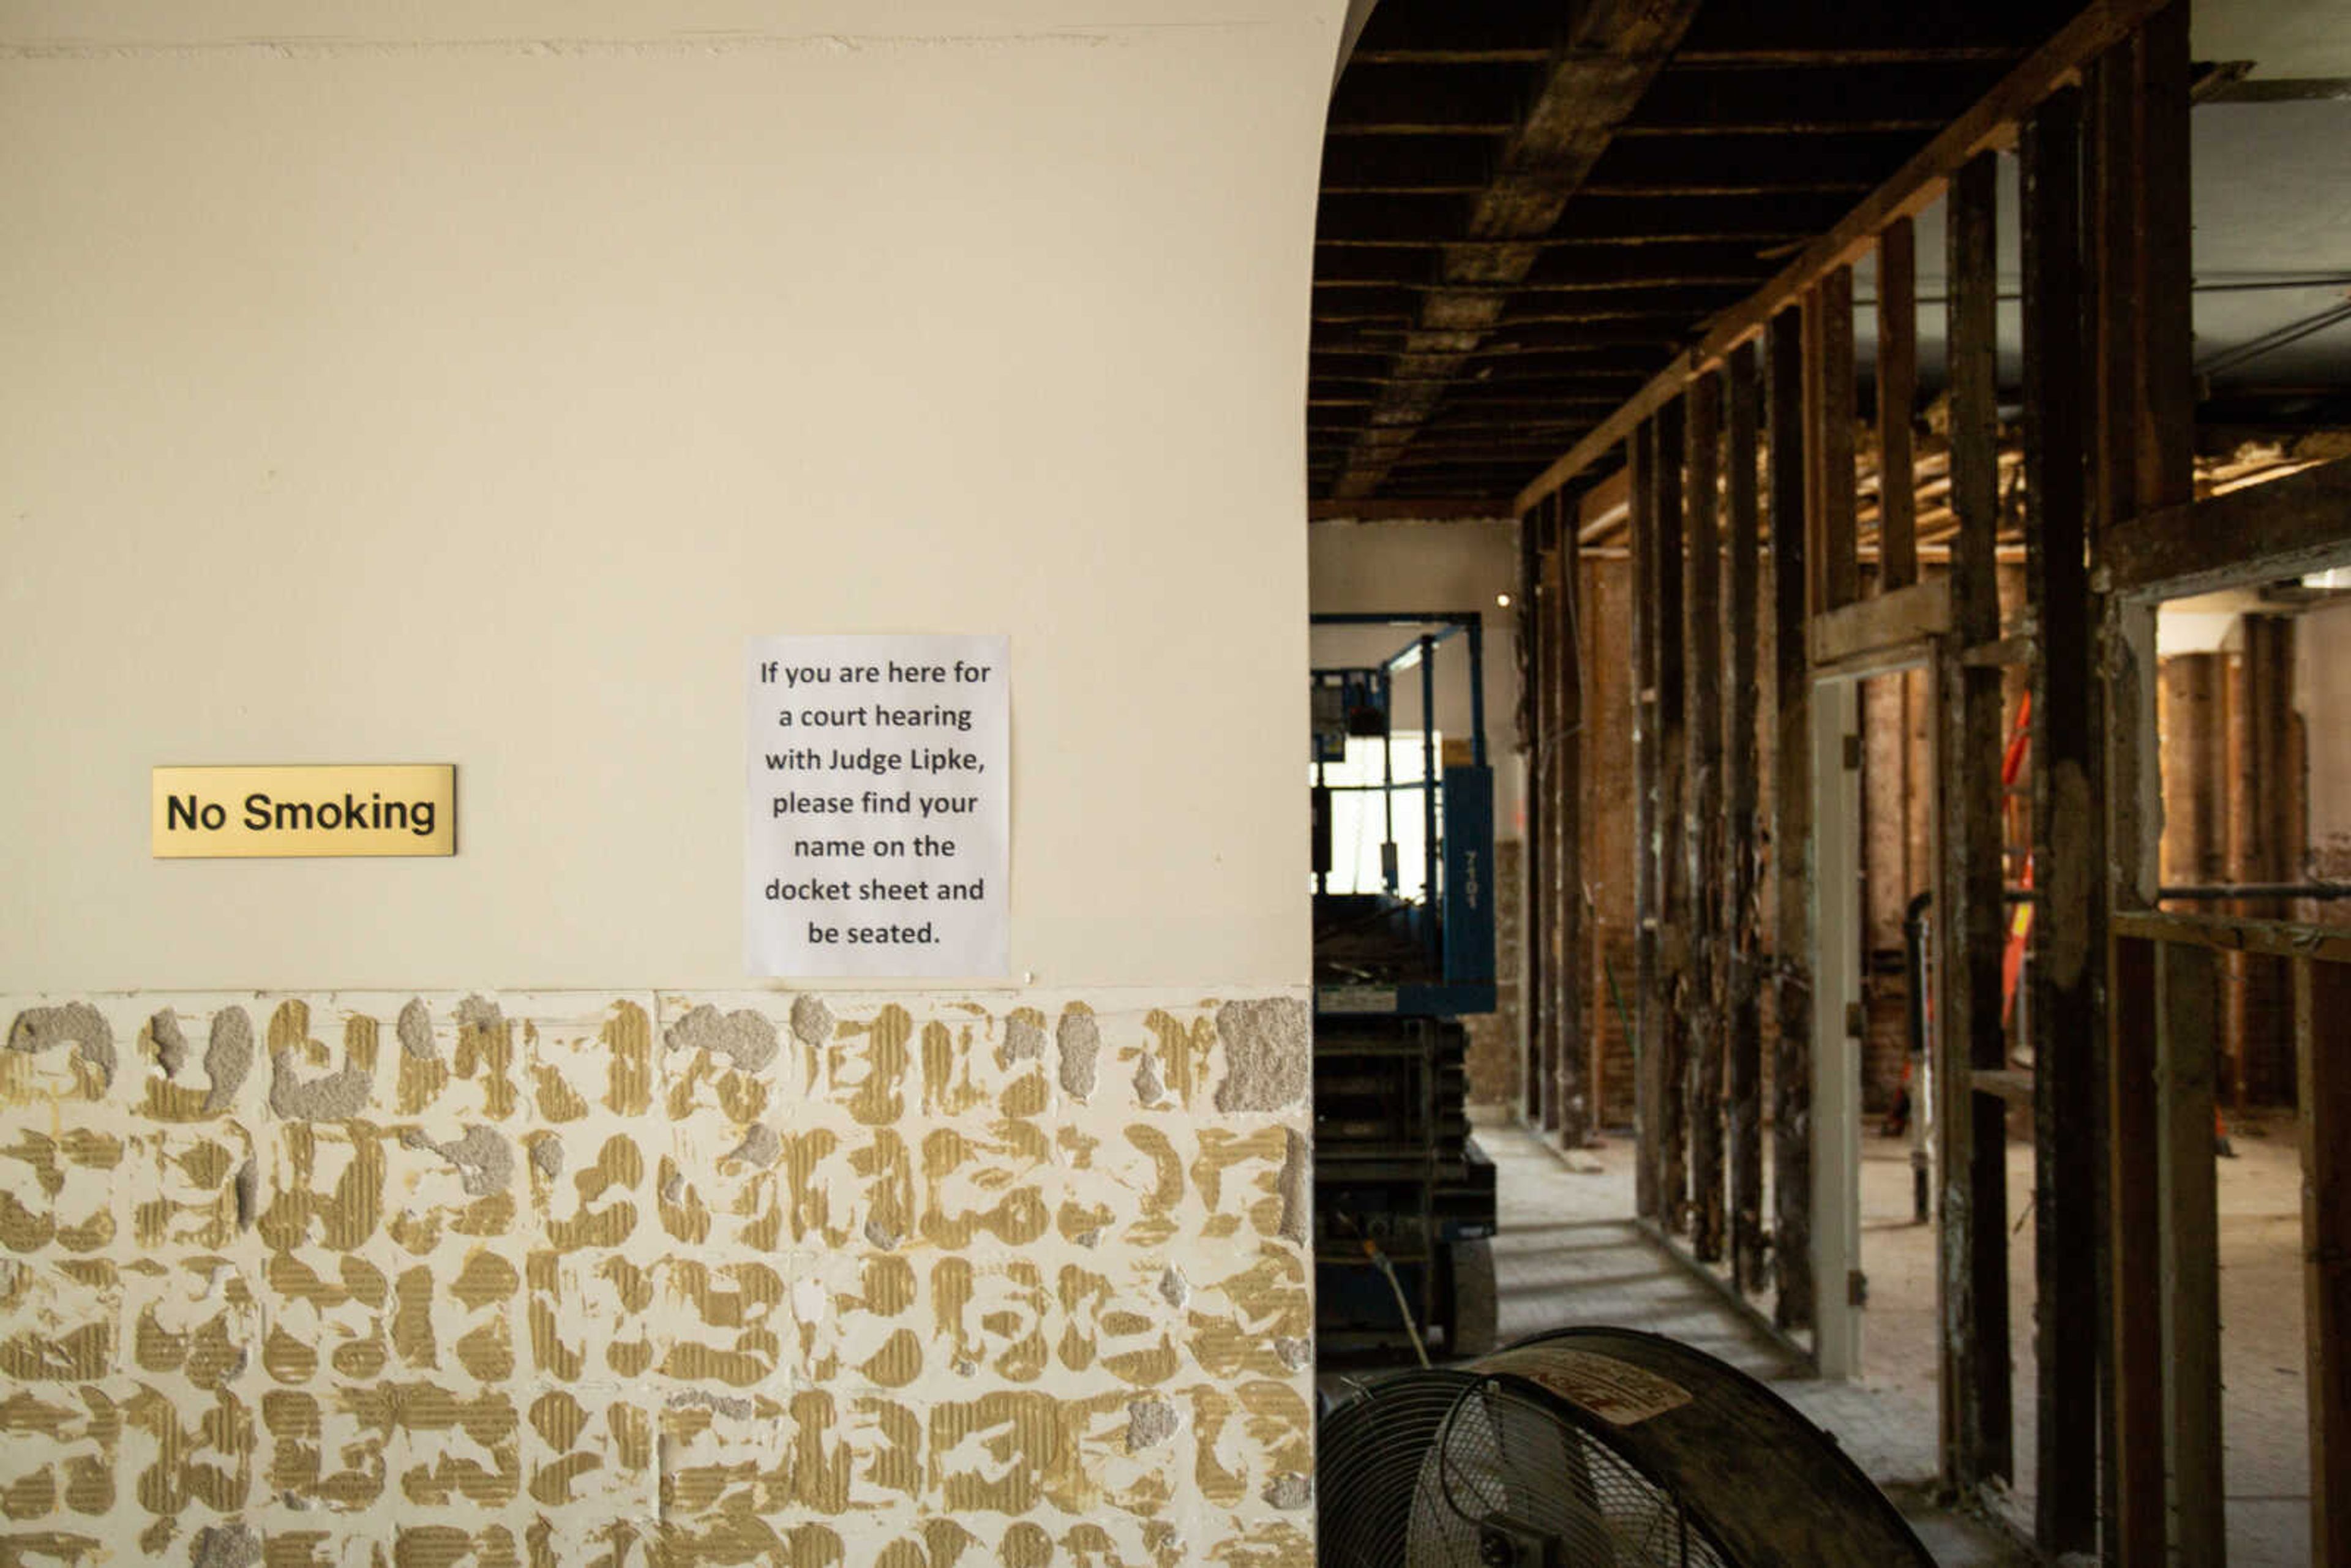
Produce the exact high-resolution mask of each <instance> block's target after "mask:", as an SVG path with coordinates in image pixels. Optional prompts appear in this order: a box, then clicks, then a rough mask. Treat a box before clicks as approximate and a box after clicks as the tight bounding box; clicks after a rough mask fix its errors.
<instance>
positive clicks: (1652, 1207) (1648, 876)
mask: <svg viewBox="0 0 2351 1568" xmlns="http://www.w3.org/2000/svg"><path fill="white" fill-rule="evenodd" d="M1630 445H1631V448H1632V450H1631V455H1630V456H1631V461H1630V464H1629V467H1630V473H1631V481H1630V486H1629V498H1630V506H1631V517H1632V528H1633V594H1632V603H1633V845H1634V850H1633V854H1634V875H1633V883H1634V892H1633V897H1634V904H1633V907H1634V928H1633V930H1634V935H1633V990H1634V1007H1635V1009H1636V1010H1635V1015H1634V1025H1633V1038H1634V1059H1635V1073H1634V1080H1633V1097H1634V1124H1635V1152H1636V1154H1637V1155H1638V1157H1637V1159H1636V1160H1635V1168H1634V1177H1633V1180H1634V1209H1635V1212H1636V1213H1638V1214H1639V1215H1640V1216H1641V1218H1644V1219H1648V1220H1653V1221H1661V1220H1662V1219H1663V1215H1662V1213H1661V1210H1660V1202H1661V1200H1660V1197H1659V1195H1658V1191H1657V1161H1656V1151H1657V1148H1658V1146H1659V1145H1660V1144H1661V1142H1662V1141H1663V1136H1664V1134H1663V1111H1664V1092H1663V1088H1662V1086H1661V1085H1660V1084H1659V1083H1658V1082H1657V1064H1658V1061H1659V1060H1660V1058H1661V1056H1662V1054H1663V1052H1662V1050H1661V1048H1660V1040H1661V1039H1662V1037H1663V1035H1664V1020H1663V1018H1662V1015H1661V1011H1660V1009H1659V1008H1658V1005H1657V984H1658V978H1659V976H1658V967H1657V926H1658V923H1659V921H1660V920H1661V919H1662V918H1663V908H1662V894H1663V892H1664V889H1663V886H1662V885H1661V882H1660V879H1659V877H1658V874H1657V873H1658V866H1657V841H1658V831H1659V824H1658V821H1657V790H1658V786H1659V780H1658V778H1657V702H1656V688H1657V617H1656V602H1657V559H1656V558H1657V490H1656V471H1657V459H1656V448H1657V431H1656V422H1655V421H1651V420H1644V421H1643V422H1642V423H1640V425H1639V426H1638V427H1637V428H1635V431H1634V432H1633V439H1632V441H1631V443H1630Z"/></svg>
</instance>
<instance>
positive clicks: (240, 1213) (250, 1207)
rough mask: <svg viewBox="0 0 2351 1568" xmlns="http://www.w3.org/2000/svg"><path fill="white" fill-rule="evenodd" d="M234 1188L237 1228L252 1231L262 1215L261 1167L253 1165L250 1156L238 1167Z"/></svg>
mask: <svg viewBox="0 0 2351 1568" xmlns="http://www.w3.org/2000/svg"><path fill="white" fill-rule="evenodd" d="M234 1186H235V1193H236V1228H238V1229H239V1230H250V1229H252V1228H253V1222H254V1220H255V1219H256V1218H259V1216H260V1213H261V1167H260V1166H257V1165H256V1164H254V1163H253V1160H252V1157H251V1156H250V1155H248V1156H247V1157H246V1162H245V1163H244V1164H243V1165H241V1166H237V1167H236V1178H235V1184H234Z"/></svg>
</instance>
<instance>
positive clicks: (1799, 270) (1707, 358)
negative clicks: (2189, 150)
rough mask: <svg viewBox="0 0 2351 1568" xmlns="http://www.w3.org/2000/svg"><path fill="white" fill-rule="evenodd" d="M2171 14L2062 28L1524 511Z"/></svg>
mask: <svg viewBox="0 0 2351 1568" xmlns="http://www.w3.org/2000/svg"><path fill="white" fill-rule="evenodd" d="M2162 4H2163V0H2103V3H2102V4H2099V5H2092V6H2090V7H2088V8H2087V9H2085V11H2083V12H2082V13H2081V14H2080V15H2079V16H2075V17H2074V20H2073V21H2071V22H2069V23H2067V24H2066V25H2065V26H2063V27H2061V28H2059V29H2058V31H2057V32H2056V34H2055V35H2054V36H2053V37H2051V38H2050V39H2049V41H2048V42H2047V43H2045V44H2043V46H2042V47H2040V48H2038V49H2036V50H2034V51H2033V52H2032V54H2031V55H2030V56H2028V57H2026V58H2025V59H2024V60H2023V61H2022V62H2021V63H2020V64H2019V65H2018V66H2017V67H2016V68H2014V69H2013V70H2011V71H2010V72H2009V73H2008V74H2007V75H2006V76H2004V77H2002V78H2001V79H2000V81H1999V82H1998V83H1996V84H1995V85H1994V86H1993V87H1992V89H1991V90H1990V91H1989V92H1987V93H1985V94H1984V96H1983V97H1982V98H1980V99H1978V100H1977V101H1976V103H1975V104H1974V105H1973V106H1972V107H1970V109H1969V110H1967V112H1965V113H1964V114H1961V115H1959V117H1958V118H1957V119H1955V120H1952V121H1951V123H1950V124H1949V125H1947V126H1945V127H1944V128H1943V130H1942V131H1941V132H1940V134H1938V135H1937V136H1936V137H1935V138H1934V139H1933V140H1932V141H1928V143H1927V145H1926V146H1924V147H1922V148H1919V149H1917V151H1916V152H1913V153H1912V154H1911V155H1910V157H1909V158H1908V159H1907V161H1906V162H1904V163H1903V164H1902V165H1901V166H1900V167H1899V168H1898V169H1896V170H1895V171H1894V172H1892V173H1891V174H1890V175H1889V176H1888V177H1887V179H1886V182H1885V183H1883V184H1881V185H1880V186H1878V187H1877V189H1876V190H1875V191H1874V192H1872V193H1870V194H1869V195H1868V196H1866V197H1865V198H1863V200H1862V201H1861V203H1860V204H1859V205H1857V206H1855V208H1854V210H1853V211H1852V212H1850V213H1848V214H1845V216H1844V219H1843V220H1842V221H1841V222H1840V223H1838V225H1836V226H1835V227H1834V228H1833V229H1831V230H1830V231H1829V232H1828V233H1826V234H1824V235H1822V236H1821V237H1820V238H1819V239H1817V240H1815V241H1813V243H1812V244H1811V245H1809V246H1805V247H1804V249H1803V250H1802V251H1801V252H1799V253H1798V254H1797V255H1796V256H1795V257H1794V258H1793V259H1792V260H1790V261H1789V262H1788V263H1787V264H1786V265H1785V266H1784V267H1782V268H1781V269H1780V271H1779V273H1778V274H1777V275H1776V276H1775V277H1772V278H1771V280H1770V282H1768V283H1767V284H1765V285H1764V287H1761V288H1760V289H1758V290H1757V291H1756V292H1755V293H1754V294H1752V295H1750V297H1748V298H1746V299H1744V300H1742V301H1740V303H1739V304H1738V305H1736V306H1735V307H1733V308H1730V309H1729V310H1726V311H1724V312H1723V313H1722V314H1721V315H1720V316H1719V317H1718V318H1717V319H1715V321H1714V323H1713V324H1712V326H1710V327H1709V328H1708V330H1707V334H1706V336H1705V338H1704V339H1702V340H1700V341H1699V342H1698V344H1697V345H1696V346H1694V347H1693V348H1691V349H1690V350H1689V351H1688V352H1687V354H1684V355H1682V356H1679V357H1678V358H1677V360H1676V361H1675V362H1674V363H1672V364H1671V365H1669V366H1668V367H1667V369H1665V370H1663V371H1659V372H1658V373H1657V375H1656V377H1655V378H1654V379H1652V380H1651V382H1649V384H1648V385H1647V386H1646V387H1644V388H1642V389H1641V391H1640V392H1639V393H1637V394H1636V395H1635V396H1634V397H1632V398H1629V399H1627V400H1626V401H1625V406H1624V407H1623V408H1620V409H1618V410H1617V411H1616V412H1615V413H1613V414H1611V415H1610V416H1609V417H1608V418H1607V419H1606V420H1604V421H1603V422H1602V423H1600V425H1599V426H1598V427H1597V428H1595V429H1594V430H1593V432H1592V433H1591V434H1588V435H1586V436H1585V437H1584V438H1583V440H1581V441H1579V442H1577V443H1576V444H1575V445H1573V447H1570V448H1569V449H1568V451H1567V453H1566V455H1564V456H1562V457H1561V458H1560V459H1559V460H1558V461H1557V462H1555V463H1553V464H1552V465H1551V466H1550V467H1549V468H1547V469H1545V470H1544V471H1543V472H1542V473H1541V474H1540V475H1538V476H1536V477H1535V479H1534V480H1533V481H1532V482H1531V483H1530V484H1529V485H1528V486H1526V487H1525V488H1524V489H1522V490H1520V492H1519V496H1518V502H1517V509H1518V511H1519V512H1520V514H1524V513H1526V512H1529V511H1531V510H1532V509H1533V508H1534V507H1535V506H1536V504H1537V503H1538V502H1540V501H1541V499H1542V498H1543V497H1546V496H1548V495H1550V494H1551V493H1552V491H1554V490H1557V489H1558V488H1559V487H1560V486H1562V485H1564V484H1566V483H1567V482H1568V481H1569V480H1570V479H1573V477H1575V476H1577V475H1578V474H1581V473H1582V472H1583V470H1584V469H1586V468H1588V467H1591V466H1593V465H1596V464H1598V463H1601V462H1603V461H1604V460H1606V459H1607V458H1608V457H1609V456H1610V455H1611V454H1612V453H1613V452H1614V450H1615V449H1616V448H1617V447H1618V446H1621V445H1622V444H1624V442H1625V438H1626V437H1627V436H1628V435H1629V434H1632V432H1633V430H1634V429H1635V427H1636V426H1637V425H1638V424H1639V423H1640V422H1641V421H1642V420H1644V419H1646V418H1647V417H1648V416H1649V415H1650V414H1652V413H1655V412H1656V410H1657V409H1659V408H1661V407H1663V406H1664V405H1665V404H1667V403H1668V402H1672V401H1673V400H1674V399H1675V398H1677V397H1678V396H1680V395H1681V393H1682V391H1683V390H1684V388H1686V387H1687V385H1688V384H1689V383H1690V382H1692V381H1693V380H1695V379H1697V378H1698V376H1700V375H1702V374H1704V373H1706V372H1708V371H1711V370H1714V369H1716V368H1718V367H1719V366H1720V365H1722V364H1723V363H1724V362H1725V361H1726V360H1727V359H1728V358H1729V353H1730V351H1731V350H1732V349H1734V348H1736V347H1737V346H1738V345H1739V344H1740V343H1742V342H1745V341H1746V340H1749V339H1750V338H1752V337H1755V336H1756V335H1757V334H1758V333H1760V332H1761V330H1762V329H1763V328H1764V325H1765V324H1766V323H1767V322H1768V321H1769V320H1770V319H1771V316H1772V314H1773V313H1774V312H1775V311H1778V310H1780V309H1781V308H1783V307H1785V306H1786V305H1788V304H1789V303H1790V302H1791V301H1792V300H1794V299H1795V298H1798V297H1799V296H1801V294H1802V291H1803V290H1804V289H1805V288H1806V287H1810V286H1811V285H1813V283H1816V282H1818V281H1819V280H1820V279H1821V278H1823V277H1826V276H1827V275H1828V274H1829V273H1830V272H1832V271H1834V269H1836V268H1837V267H1849V266H1851V265H1852V264H1853V263H1854V262H1855V261H1857V260H1859V259H1860V258H1861V257H1862V256H1865V255H1866V254H1867V253H1868V252H1869V251H1870V250H1871V249H1872V248H1873V247H1874V246H1876V241H1877V235H1878V234H1879V232H1880V231H1881V230H1883V229H1884V228H1885V227H1886V225H1887V224H1889V223H1892V222H1893V221H1894V220H1895V219H1896V218H1903V217H1914V216H1916V215H1917V214H1918V213H1919V212H1921V211H1923V210H1924V209H1925V208H1926V207H1928V205H1930V204H1932V203H1933V202H1934V201H1935V200H1937V199H1938V197H1940V196H1941V194H1942V193H1943V190H1944V186H1945V184H1946V183H1947V182H1948V181H1949V177H1950V176H1951V174H1952V173H1953V172H1955V171H1957V170H1958V169H1959V166H1960V165H1961V164H1963V163H1965V162H1967V161H1968V160H1969V159H1970V158H1971V157H1973V156H1974V155H1975V154H1977V153H1978V152H1983V151H1985V150H1987V149H1989V148H1993V147H1998V146H2001V145H2005V144H2006V143H2007V142H2009V141H2011V140H2012V139H2013V137H2014V135H2015V133H2016V125H2017V122H2018V120H2020V119H2021V118H2022V116H2023V115H2024V114H2025V113H2027V112H2028V111H2030V110H2032V107H2033V106H2034V105H2035V104H2037V103H2039V102H2040V101H2041V100H2042V99H2043V98H2045V97H2047V96H2048V95H2049V94H2050V92H2052V91H2053V90H2054V89H2055V88H2056V87H2057V86H2058V84H2059V83H2061V82H2063V81H2064V80H2065V79H2067V78H2071V77H2072V76H2074V74H2075V73H2076V72H2078V71H2079V70H2080V69H2081V68H2082V67H2083V66H2084V65H2085V64H2086V63H2087V62H2088V61H2089V60H2091V59H2093V58H2095V57H2096V56H2098V55H2099V54H2101V53H2103V52H2105V50H2106V49H2107V48H2109V47H2112V46H2113V45H2114V43H2115V42H2116V39H2118V38H2123V37H2128V36H2129V34H2130V32H2131V30H2132V29H2133V28H2135V27H2137V26H2138V25H2139V24H2140V23H2141V22H2143V21H2144V20H2146V18H2147V16H2148V15H2149V14H2151V13H2152V12H2154V11H2156V10H2158V9H2159V8H2160V6H2161V5H2162Z"/></svg>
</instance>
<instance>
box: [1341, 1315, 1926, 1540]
mask: <svg viewBox="0 0 2351 1568" xmlns="http://www.w3.org/2000/svg"><path fill="white" fill-rule="evenodd" d="M1316 1468H1317V1473H1318V1485H1317V1490H1318V1491H1319V1493H1320V1495H1321V1501H1322V1525H1321V1539H1322V1546H1321V1554H1320V1560H1321V1562H1322V1564H1323V1565H1324V1568H1398V1565H1399V1564H1402V1565H1404V1568H1456V1565H1461V1568H1781V1565H1786V1568H1799V1565H1801V1568H1931V1559H1929V1558H1928V1556H1927V1554H1926V1552H1925V1551H1924V1549H1923V1548H1922V1547H1920V1546H1919V1544H1918V1542H1917V1537H1916V1536H1915V1535H1913V1534H1912V1533H1911V1532H1910V1530H1909V1527H1908V1525H1907V1524H1906V1523H1905V1522H1904V1521H1903V1520H1902V1518H1901V1516H1900V1515H1899V1514H1898V1513H1897V1512H1896V1511H1895V1510H1894V1509H1893V1507H1892V1505H1890V1504H1889V1503H1887V1502H1886V1499H1885V1498H1884V1496H1883V1495H1882V1494H1880V1493H1879V1492H1878V1491H1877V1490H1876V1488H1875V1487H1873V1486H1872V1485H1870V1483H1869V1481H1868V1479H1867V1478H1865V1476H1863V1475H1862V1473H1861V1471H1860V1470H1859V1469H1857V1468H1856V1467H1855V1465H1854V1464H1853V1462H1852V1460H1851V1459H1849V1458H1847V1457H1846V1456H1845V1455H1844V1453H1843V1452H1842V1451H1840V1450H1839V1449H1838V1448H1837V1447H1836V1444H1835V1442H1834V1439H1832V1438H1830V1437H1828V1436H1827V1435H1826V1434H1824V1433H1823V1432H1822V1431H1820V1430H1819V1428H1817V1427H1813V1425H1812V1424H1811V1423H1810V1422H1808V1421H1806V1420H1805V1419H1804V1418H1803V1416H1802V1415H1800V1414H1799V1413H1798V1412H1796V1411H1795V1410H1794V1409H1793V1408H1792V1407H1791V1406H1789V1405H1787V1404H1786V1403H1785V1402H1784V1401H1783V1400H1782V1399H1781V1398H1780V1397H1779V1396H1777V1395H1775V1394H1773V1393H1772V1392H1771V1390H1770V1389H1768V1388H1766V1387H1765V1386H1764V1385H1761V1384H1760V1383H1757V1382H1756V1381H1755V1380H1754V1379H1752V1378H1750V1377H1749V1376H1747V1375H1745V1374H1743V1373H1740V1372H1739V1371H1738V1370H1736V1369H1735V1368H1732V1367H1730V1366H1729V1365H1726V1364H1724V1363H1722V1362H1720V1361H1718V1360H1716V1359H1715V1358H1713V1357H1712V1356H1708V1355H1707V1354H1704V1353H1703V1352H1699V1351H1695V1350H1692V1349H1690V1348H1689V1347H1687V1346H1686V1345H1681V1344H1677V1343H1674V1342H1673V1341H1671V1340H1667V1339H1662V1338H1660V1337H1658V1336H1657V1335H1655V1334H1646V1333H1637V1332H1635V1331H1632V1330H1625V1329H1578V1330H1566V1331H1562V1332H1560V1333H1553V1334H1548V1335H1543V1336H1541V1337H1539V1338H1538V1339H1536V1340H1532V1341H1528V1342H1524V1343H1520V1344H1518V1345H1514V1346H1512V1347H1511V1348H1510V1349H1508V1350H1504V1351H1501V1352H1499V1353H1497V1354H1493V1355H1489V1356H1487V1357H1485V1358H1483V1359H1481V1360H1479V1361H1477V1362H1474V1363H1470V1364H1467V1365H1462V1366H1453V1367H1440V1368H1435V1369H1431V1370H1427V1371H1420V1372H1412V1373H1406V1374H1404V1375H1399V1376H1395V1377H1393V1378H1390V1379H1387V1380H1385V1381H1384V1382H1380V1383H1376V1384H1374V1385H1370V1386H1369V1387H1367V1388H1364V1389H1361V1390H1360V1391H1359V1392H1358V1393H1357V1394H1356V1395H1355V1396H1354V1397H1353V1398H1351V1399H1350V1400H1348V1401H1347V1402H1345V1403H1344V1404H1343V1405H1341V1406H1338V1407H1337V1408H1336V1409H1333V1410H1332V1411H1331V1412H1330V1413H1329V1414H1327V1415H1326V1416H1324V1418H1323V1423H1322V1457H1321V1461H1320V1463H1319V1464H1318V1465H1317V1467H1316Z"/></svg>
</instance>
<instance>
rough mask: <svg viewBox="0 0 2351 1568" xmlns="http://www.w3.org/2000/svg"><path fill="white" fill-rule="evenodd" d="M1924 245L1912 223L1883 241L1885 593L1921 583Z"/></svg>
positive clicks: (1880, 367)
mask: <svg viewBox="0 0 2351 1568" xmlns="http://www.w3.org/2000/svg"><path fill="white" fill-rule="evenodd" d="M1917 274H1918V263H1917V236H1916V235H1915V234H1914V233H1913V232H1912V228H1911V222H1910V220H1909V219H1908V218H1896V219H1895V220H1894V222H1893V223H1891V224H1889V225H1886V232H1885V233H1884V234H1883V235H1879V236H1878V241H1877V496H1878V519H1877V549H1878V556H1877V559H1878V568H1877V570H1878V583H1879V586H1880V588H1881V589H1886V590H1890V589H1896V588H1907V586H1909V585H1910V584H1911V583H1914V582H1916V581H1917V580H1918V526H1917V505H1918V503H1917V492H1916V489H1915V480H1914V479H1913V476H1912V474H1911V466H1910V413H1911V404H1912V403H1913V402H1915V401H1916V400H1917V392H1918V324H1917V292H1918V287H1917Z"/></svg>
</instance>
